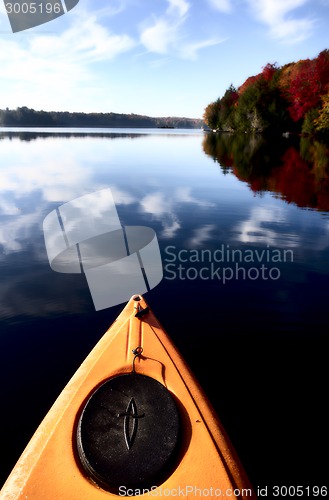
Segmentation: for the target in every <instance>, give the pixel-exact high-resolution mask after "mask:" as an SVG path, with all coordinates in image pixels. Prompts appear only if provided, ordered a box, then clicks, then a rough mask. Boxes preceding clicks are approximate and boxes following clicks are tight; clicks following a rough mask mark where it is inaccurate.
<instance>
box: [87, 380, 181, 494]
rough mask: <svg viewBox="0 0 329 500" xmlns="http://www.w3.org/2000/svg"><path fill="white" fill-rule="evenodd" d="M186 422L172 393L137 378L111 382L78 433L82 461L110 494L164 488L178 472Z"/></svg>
mask: <svg viewBox="0 0 329 500" xmlns="http://www.w3.org/2000/svg"><path fill="white" fill-rule="evenodd" d="M179 437H180V417H179V411H178V408H177V405H176V403H175V401H174V398H173V396H172V395H171V393H170V392H169V391H168V389H166V387H164V386H163V385H162V384H160V383H159V382H158V381H156V380H154V379H153V378H150V377H147V376H145V375H139V374H136V373H131V374H125V375H120V376H117V377H114V378H111V379H109V380H107V381H106V382H105V383H104V384H103V385H101V386H100V387H99V388H98V389H97V390H96V391H95V392H94V393H93V394H92V395H91V397H90V398H89V400H88V402H87V403H86V405H85V407H84V408H83V411H82V414H81V417H80V420H79V423H78V429H77V449H78V455H79V458H80V461H81V464H82V465H83V467H84V469H85V470H86V472H87V473H88V475H89V476H90V477H91V478H92V479H93V480H94V481H95V482H96V483H98V484H99V485H100V486H102V487H103V488H105V489H108V490H112V489H118V488H119V487H120V486H125V487H135V488H137V487H138V488H140V487H150V486H156V485H158V484H160V483H161V482H162V481H163V480H164V479H165V478H166V477H167V476H168V474H170V471H171V470H172V469H173V467H174V466H175V458H176V456H177V448H178V443H179Z"/></svg>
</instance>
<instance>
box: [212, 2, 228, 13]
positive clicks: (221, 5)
mask: <svg viewBox="0 0 329 500" xmlns="http://www.w3.org/2000/svg"><path fill="white" fill-rule="evenodd" d="M208 3H209V4H210V5H211V6H212V7H214V8H215V9H216V10H219V11H220V12H225V13H229V12H232V10H233V4H232V1H231V0H208Z"/></svg>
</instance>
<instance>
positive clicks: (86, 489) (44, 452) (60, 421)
mask: <svg viewBox="0 0 329 500" xmlns="http://www.w3.org/2000/svg"><path fill="white" fill-rule="evenodd" d="M137 495H139V498H149V497H150V496H167V497H173V496H178V497H182V498H197V497H201V496H208V497H220V498H229V499H230V500H231V499H234V498H237V499H242V498H248V499H250V498H256V497H255V495H254V493H253V491H252V488H251V486H250V484H249V481H248V479H247V477H246V475H245V473H244V471H243V469H242V466H241V464H240V463H239V460H238V458H237V456H236V453H235V451H234V450H233V448H232V445H231V444H230V442H229V440H228V438H227V436H226V434H225V431H224V429H223V427H222V425H221V423H220V422H219V420H218V418H217V416H216V415H215V413H214V411H213V409H212V408H211V406H210V404H209V402H208V400H207V399H206V397H205V395H204V394H203V392H202V390H201V389H200V387H199V385H198V383H197V382H196V380H195V378H194V377H193V375H192V374H191V372H190V370H189V368H188V367H187V365H186V364H185V362H184V360H183V359H182V357H181V355H180V354H179V353H178V351H177V349H176V348H175V347H174V345H173V343H172V342H171V340H170V339H169V337H168V336H167V334H166V332H165V331H164V329H163V328H162V327H161V325H160V323H159V322H158V320H157V319H156V318H155V316H154V314H153V313H152V311H151V310H150V308H149V307H148V305H147V304H146V302H145V300H144V298H143V297H142V296H140V295H136V296H134V297H132V298H131V299H130V301H129V302H128V303H127V305H126V306H125V308H124V309H123V311H122V312H121V314H120V315H119V316H118V318H117V319H116V321H115V322H114V323H113V324H112V326H111V327H110V328H109V329H108V331H107V332H106V333H105V335H104V336H103V337H102V338H101V340H100V341H99V342H98V344H97V345H96V347H95V348H94V349H93V350H92V351H91V353H90V354H89V356H88V357H87V358H86V360H85V361H84V362H83V364H82V365H81V366H80V368H79V369H78V370H77V372H76V373H75V375H74V376H73V378H72V379H71V380H70V382H69V383H68V385H67V386H66V387H65V389H64V390H63V392H62V393H61V394H60V396H59V397H58V399H57V401H56V402H55V403H54V405H53V407H52V408H51V410H50V411H49V413H48V414H47V416H46V417H45V419H44V420H43V422H42V423H41V425H40V427H39V428H38V430H37V431H36V433H35V435H34V436H33V438H32V439H31V441H30V443H29V444H28V446H27V448H26V450H25V451H24V452H23V454H22V456H21V458H20V459H19V461H18V463H17V464H16V466H15V468H14V469H13V471H12V473H11V475H10V476H9V478H8V480H7V482H6V483H5V485H4V486H3V488H2V490H1V492H0V499H1V500H4V499H6V500H14V499H31V500H107V499H109V498H111V497H118V496H121V497H122V496H137Z"/></svg>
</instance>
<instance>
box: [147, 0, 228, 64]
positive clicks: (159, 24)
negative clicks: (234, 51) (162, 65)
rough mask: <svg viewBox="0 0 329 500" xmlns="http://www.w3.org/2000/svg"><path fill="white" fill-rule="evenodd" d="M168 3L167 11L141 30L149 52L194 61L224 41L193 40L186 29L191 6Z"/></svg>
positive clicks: (175, 0) (178, 1)
mask: <svg viewBox="0 0 329 500" xmlns="http://www.w3.org/2000/svg"><path fill="white" fill-rule="evenodd" d="M167 1H168V4H169V5H168V7H167V9H166V11H164V13H163V14H162V15H161V16H160V17H157V18H154V17H152V19H151V20H150V21H149V23H148V24H147V25H146V26H145V25H144V26H143V28H142V30H141V34H140V41H141V43H142V44H143V45H144V47H145V48H146V49H147V50H148V51H149V52H153V53H156V54H161V55H173V56H177V57H180V58H182V59H189V60H194V59H197V56H198V52H199V51H200V50H201V49H204V48H206V47H210V46H213V45H217V44H219V43H221V42H223V41H224V40H223V39H221V38H214V37H213V38H208V39H204V40H194V39H191V38H192V37H190V35H189V34H188V32H187V27H186V24H187V21H188V18H189V11H190V4H189V3H188V2H187V1H186V0H167Z"/></svg>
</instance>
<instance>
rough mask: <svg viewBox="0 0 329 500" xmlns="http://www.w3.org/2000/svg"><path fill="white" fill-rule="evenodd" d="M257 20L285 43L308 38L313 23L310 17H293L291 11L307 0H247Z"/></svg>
mask: <svg viewBox="0 0 329 500" xmlns="http://www.w3.org/2000/svg"><path fill="white" fill-rule="evenodd" d="M247 2H248V4H249V6H250V7H251V11H252V12H253V13H254V15H255V16H256V18H257V19H258V21H261V22H262V23H264V24H266V25H267V26H268V27H269V28H270V34H271V36H272V37H273V38H276V39H278V40H280V41H282V42H285V43H298V42H301V41H303V40H305V39H306V38H308V37H309V36H310V35H311V33H312V31H313V29H314V25H315V20H314V19H312V18H310V17H294V16H293V14H292V13H293V12H294V11H296V9H299V8H300V7H302V6H304V5H305V4H306V3H308V2H309V0H247Z"/></svg>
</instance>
